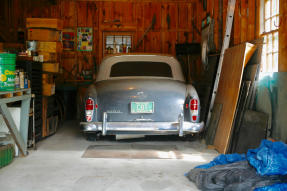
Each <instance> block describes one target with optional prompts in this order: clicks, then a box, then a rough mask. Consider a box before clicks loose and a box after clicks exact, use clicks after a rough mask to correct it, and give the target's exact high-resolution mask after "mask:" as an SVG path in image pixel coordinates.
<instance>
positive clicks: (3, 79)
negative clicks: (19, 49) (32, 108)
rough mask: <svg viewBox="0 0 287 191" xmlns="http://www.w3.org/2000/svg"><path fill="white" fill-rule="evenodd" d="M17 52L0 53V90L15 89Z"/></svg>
mask: <svg viewBox="0 0 287 191" xmlns="http://www.w3.org/2000/svg"><path fill="white" fill-rule="evenodd" d="M15 67H16V54H8V53H0V91H14V90H15Z"/></svg>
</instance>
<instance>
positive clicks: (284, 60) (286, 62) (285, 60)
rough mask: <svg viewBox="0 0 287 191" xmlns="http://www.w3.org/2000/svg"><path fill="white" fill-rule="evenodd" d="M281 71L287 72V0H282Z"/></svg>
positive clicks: (280, 31)
mask: <svg viewBox="0 0 287 191" xmlns="http://www.w3.org/2000/svg"><path fill="white" fill-rule="evenodd" d="M279 3H280V4H279V7H280V10H279V12H280V18H279V20H280V27H279V68H278V70H279V72H287V1H286V0H280V1H279Z"/></svg>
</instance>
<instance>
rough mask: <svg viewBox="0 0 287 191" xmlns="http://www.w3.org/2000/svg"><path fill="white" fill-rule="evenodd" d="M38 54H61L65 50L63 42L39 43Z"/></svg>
mask: <svg viewBox="0 0 287 191" xmlns="http://www.w3.org/2000/svg"><path fill="white" fill-rule="evenodd" d="M37 50H38V52H51V53H60V52H62V50H63V46H62V43H61V42H38V46H37Z"/></svg>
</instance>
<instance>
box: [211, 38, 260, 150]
mask: <svg viewBox="0 0 287 191" xmlns="http://www.w3.org/2000/svg"><path fill="white" fill-rule="evenodd" d="M255 49H256V47H255V46H254V45H253V44H250V43H243V44H240V45H237V46H234V47H232V48H229V49H227V50H226V51H225V53H224V60H223V64H222V70H221V74H220V80H219V85H218V90H217V94H216V98H215V102H214V108H213V112H212V115H213V116H211V119H212V120H214V121H212V120H211V121H210V124H212V125H211V126H209V127H208V132H207V134H209V132H211V134H213V135H212V136H209V137H212V141H211V142H213V146H214V147H215V148H216V150H218V151H219V152H220V153H226V152H228V147H229V143H230V137H231V134H232V126H233V120H234V117H235V115H236V108H237V102H238V98H239V94H240V87H241V82H242V76H243V71H244V68H245V66H246V65H247V62H248V61H249V59H250V58H251V56H252V54H253V53H254V51H255ZM215 111H217V113H216V112H215ZM214 116H216V117H214Z"/></svg>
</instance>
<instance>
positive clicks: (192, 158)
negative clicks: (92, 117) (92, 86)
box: [0, 121, 217, 191]
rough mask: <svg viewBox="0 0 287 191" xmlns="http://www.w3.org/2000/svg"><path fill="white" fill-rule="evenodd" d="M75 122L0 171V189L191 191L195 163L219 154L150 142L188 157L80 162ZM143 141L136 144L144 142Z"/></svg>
mask: <svg viewBox="0 0 287 191" xmlns="http://www.w3.org/2000/svg"><path fill="white" fill-rule="evenodd" d="M76 124H77V123H76V122H72V121H70V122H66V123H65V125H64V127H62V128H61V129H60V130H59V131H58V132H57V134H55V135H53V136H51V137H49V138H47V139H45V140H43V141H41V142H40V143H38V145H37V146H38V149H37V150H36V151H33V150H31V151H29V155H28V156H27V157H25V158H16V159H15V160H14V161H13V162H12V163H11V164H10V165H8V166H6V167H4V168H2V169H0V185H1V186H0V190H3V191H4V190H5V191H39V190H41V191H58V190H61V191H70V190H71V191H79V190H81V191H89V190H91V191H95V190H97V191H118V190H121V191H129V190H130V191H153V190H154V191H158V190H162V191H175V190H176V191H184V190H186V191H191V190H197V188H196V187H195V185H194V184H193V183H191V182H189V181H188V180H187V178H186V177H184V173H186V172H188V171H189V170H190V169H191V168H193V167H194V166H196V165H199V164H203V163H207V162H209V161H210V160H212V159H213V158H214V157H215V156H216V155H217V152H215V151H213V150H207V149H206V148H205V145H204V144H202V143H200V141H195V142H184V141H146V142H144V144H163V145H164V144H168V145H170V144H173V145H176V146H177V148H178V149H179V150H180V151H181V153H183V154H184V156H185V157H184V159H180V160H179V159H96V158H81V156H82V155H83V153H84V151H85V149H86V148H87V147H88V146H89V145H95V144H121V142H116V141H97V142H88V141H86V140H85V138H84V137H83V135H82V134H81V133H80V131H79V129H78V127H77V125H76ZM141 143H142V142H137V144H141Z"/></svg>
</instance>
